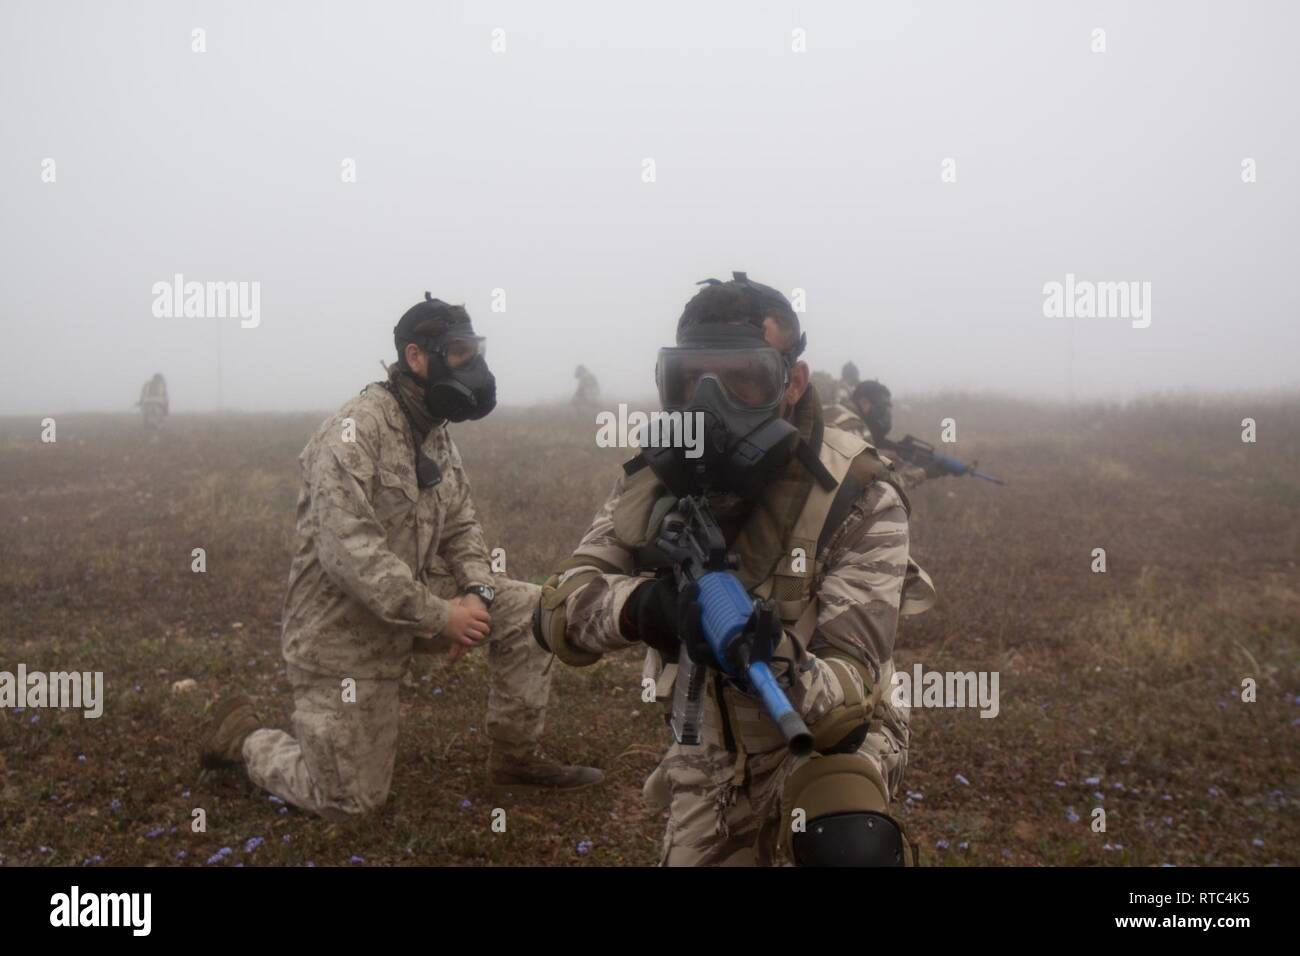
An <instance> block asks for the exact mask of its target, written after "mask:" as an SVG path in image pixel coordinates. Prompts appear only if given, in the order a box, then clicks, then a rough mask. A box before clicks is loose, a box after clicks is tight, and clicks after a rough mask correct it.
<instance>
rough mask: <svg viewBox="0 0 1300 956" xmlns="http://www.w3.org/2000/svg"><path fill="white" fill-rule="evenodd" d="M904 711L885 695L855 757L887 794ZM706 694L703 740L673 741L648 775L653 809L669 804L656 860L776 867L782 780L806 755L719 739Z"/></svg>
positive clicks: (898, 771)
mask: <svg viewBox="0 0 1300 956" xmlns="http://www.w3.org/2000/svg"><path fill="white" fill-rule="evenodd" d="M908 718H909V713H908V710H907V708H906V707H898V706H895V705H893V704H890V703H888V702H887V701H885V702H882V704H881V705H880V706H878V707H877V708H876V711H875V713H874V714H873V719H872V721H871V725H870V730H869V732H868V734H867V737H866V739H865V740H864V741H863V743H862V745H861V746H860V747H859V748H858V750H857V757H858V758H859V759H861V760H865V761H868V762H870V763H871V764H872V765H873V766H874V767H875V769H876V770H878V771H879V772H880V774H881V776H882V778H883V779H884V780H885V782H886V783H887V784H888V787H889V799H890V801H891V803H892V801H893V799H894V795H895V794H896V793H897V792H898V789H899V787H900V786H901V785H902V781H903V772H904V770H905V769H906V767H907V745H908V741H909V736H910V730H909V727H908ZM720 719H721V718H720V714H719V711H718V705H717V703H716V701H715V699H714V698H713V697H712V696H710V697H709V699H708V702H707V705H706V711H705V715H704V732H703V735H702V736H703V739H702V741H701V743H700V744H698V745H696V746H691V747H683V746H682V745H680V744H677V743H674V744H673V745H672V746H671V747H669V749H668V752H667V753H666V754H665V755H664V757H663V759H662V760H661V761H660V762H659V766H658V767H656V768H655V769H654V772H653V773H651V774H650V777H649V778H648V779H647V780H646V782H645V787H644V790H643V795H644V796H645V799H646V803H647V805H648V807H649V808H650V809H651V810H652V811H656V812H662V811H664V810H667V811H668V827H667V829H666V831H665V832H664V847H663V855H662V856H661V857H660V861H659V863H660V865H661V866H775V865H777V864H778V863H780V862H782V861H781V860H779V859H778V853H777V845H778V840H779V838H780V836H781V827H782V826H788V825H790V821H787V820H784V819H782V816H781V799H782V795H783V791H784V789H785V784H786V781H787V780H789V778H790V775H791V774H792V773H793V772H794V771H795V769H796V768H798V767H799V766H800V765H801V764H802V763H803V762H804V761H806V760H808V759H809V758H807V757H792V756H791V755H790V754H789V752H788V751H787V750H786V749H784V748H783V747H782V748H778V749H770V750H765V751H762V752H758V753H746V752H745V750H744V747H743V745H742V746H741V747H739V748H738V749H737V752H733V751H730V750H728V749H727V748H726V747H724V746H722V744H721V740H720V739H719V738H718V736H717V735H715V734H713V733H710V725H711V724H713V723H714V722H715V721H720Z"/></svg>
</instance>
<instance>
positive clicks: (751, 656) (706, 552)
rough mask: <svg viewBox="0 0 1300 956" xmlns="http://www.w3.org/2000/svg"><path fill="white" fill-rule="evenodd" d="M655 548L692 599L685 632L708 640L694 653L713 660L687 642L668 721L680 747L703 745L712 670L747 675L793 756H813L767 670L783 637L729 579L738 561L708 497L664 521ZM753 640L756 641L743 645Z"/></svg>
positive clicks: (686, 501) (772, 618) (761, 605)
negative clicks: (688, 629) (706, 696)
mask: <svg viewBox="0 0 1300 956" xmlns="http://www.w3.org/2000/svg"><path fill="white" fill-rule="evenodd" d="M655 545H656V547H658V548H659V550H660V551H662V552H663V553H664V554H665V555H666V556H667V557H668V558H669V559H670V560H671V561H672V563H673V575H674V577H675V578H676V580H677V588H678V591H679V593H682V594H686V593H688V592H690V591H693V592H694V599H693V601H692V603H691V604H689V605H688V607H687V621H686V625H685V626H687V627H692V628H695V627H698V628H699V634H700V636H702V637H703V638H704V640H703V641H702V642H700V641H697V642H694V646H695V647H696V648H700V649H702V650H700V651H698V653H701V654H702V655H703V656H706V657H707V658H711V661H710V660H708V659H706V660H702V661H701V660H696V659H695V658H694V657H693V656H692V655H691V653H690V652H689V650H688V648H689V647H690V646H691V643H690V642H687V641H686V640H683V641H682V649H681V651H680V652H679V653H678V655H677V684H676V686H675V687H674V688H673V709H672V718H671V720H670V721H669V724H670V726H671V727H672V730H673V737H674V738H675V739H676V740H677V742H678V743H680V744H686V745H693V744H698V743H699V742H700V722H701V718H702V715H703V711H704V679H705V677H706V675H707V673H708V665H709V663H713V664H715V665H717V667H718V668H719V669H720V670H721V671H722V672H723V673H724V674H726V675H727V676H728V677H731V678H733V679H738V678H740V677H741V676H742V675H743V676H744V678H746V679H747V680H748V683H749V686H750V687H751V688H752V689H753V690H754V691H755V692H757V694H758V696H759V699H760V700H761V701H762V703H763V708H764V710H766V711H767V714H768V716H769V717H771V718H772V720H773V722H775V723H776V725H777V727H779V728H780V730H781V734H782V736H784V737H785V740H786V744H787V745H788V746H789V748H790V752H791V753H792V754H794V755H795V756H802V755H804V754H807V753H809V752H810V751H811V750H812V734H810V733H809V732H808V727H807V725H806V724H805V723H804V722H803V718H801V717H800V716H799V715H798V713H796V712H795V709H794V708H793V707H791V706H790V701H789V699H788V698H787V697H786V696H785V691H783V690H782V689H781V686H780V685H779V684H778V683H777V682H776V678H775V677H773V676H772V671H771V670H770V669H769V668H768V666H767V661H768V660H769V659H770V658H771V653H772V650H773V647H774V646H775V644H776V641H777V639H778V638H779V635H780V634H781V626H780V622H779V621H778V619H777V617H776V612H775V610H774V605H773V604H772V602H771V601H761V600H756V599H754V598H751V597H750V596H749V594H748V593H747V592H746V591H745V588H744V585H742V584H741V583H740V580H739V579H738V578H737V577H736V576H735V575H734V574H731V573H729V572H730V571H732V570H734V569H735V567H736V562H735V561H734V560H733V559H732V558H731V557H730V556H729V555H728V554H727V544H726V540H725V539H724V537H723V535H722V529H721V528H719V527H718V523H717V521H716V520H715V519H714V517H713V512H712V511H711V510H710V508H709V505H708V502H707V501H706V500H705V499H704V497H703V496H699V497H688V498H682V499H681V500H680V501H679V502H678V504H677V507H676V508H675V509H674V510H673V511H671V512H669V514H668V515H667V516H666V517H665V518H664V520H663V524H662V525H661V526H660V531H659V537H658V539H657V540H656V542H655ZM751 635H752V636H753V640H742V638H747V637H750V636H751Z"/></svg>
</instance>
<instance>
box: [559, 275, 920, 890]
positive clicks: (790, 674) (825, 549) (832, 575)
mask: <svg viewBox="0 0 1300 956" xmlns="http://www.w3.org/2000/svg"><path fill="white" fill-rule="evenodd" d="M805 341H806V339H805V337H804V336H803V335H802V334H801V332H800V327H799V319H798V317H797V316H796V315H795V313H794V311H793V309H792V308H791V307H790V304H789V302H787V300H786V299H785V297H784V296H782V295H781V294H780V293H779V292H777V291H776V290H775V289H772V288H770V287H768V286H765V285H760V284H758V283H754V282H751V281H750V280H749V279H748V277H746V276H745V275H744V273H736V274H735V276H734V278H733V280H732V281H730V282H719V281H718V280H709V282H708V283H707V284H706V287H705V288H704V289H703V290H702V291H701V292H700V293H699V294H698V295H696V296H695V297H694V298H693V299H692V300H691V301H690V302H689V303H688V304H687V306H686V309H685V311H684V312H683V313H682V316H681V319H680V320H679V322H678V326H677V342H678V347H677V348H672V349H662V350H661V351H660V358H659V364H658V367H657V370H656V380H657V381H658V382H659V386H660V397H661V400H662V401H663V403H664V407H665V408H666V409H677V410H682V411H684V412H686V413H687V414H694V413H696V412H699V413H702V414H704V415H705V418H704V421H705V422H706V425H705V429H706V431H705V435H704V442H703V447H704V449H705V451H704V456H703V458H702V459H701V461H702V463H703V468H704V473H705V474H706V475H717V476H720V475H722V474H724V473H725V471H726V469H727V468H729V467H735V466H734V465H729V464H728V462H735V461H736V458H735V457H733V455H734V449H735V448H737V447H740V444H739V443H741V442H744V441H748V442H749V444H748V445H747V447H748V450H749V451H750V452H752V453H753V454H752V455H746V456H744V457H745V458H746V459H747V460H755V462H756V467H759V468H761V474H762V475H763V476H764V480H763V481H762V483H761V484H758V485H756V486H755V485H752V484H747V485H745V487H746V490H745V491H743V492H740V491H737V490H735V489H734V488H732V486H731V485H730V484H729V483H728V482H726V481H721V480H719V481H717V482H715V481H713V479H712V478H710V479H708V480H707V481H706V482H705V488H706V491H705V492H702V493H705V494H706V495H707V500H708V501H709V502H710V507H711V509H712V510H713V512H714V513H715V514H716V515H717V518H718V523H719V526H720V527H721V528H722V529H723V531H724V534H725V537H726V539H727V547H728V548H729V550H731V551H733V552H734V553H735V554H736V556H737V558H738V560H739V564H738V568H737V570H736V571H735V572H734V573H735V574H736V576H737V578H738V579H739V580H740V582H741V583H742V585H743V586H744V587H745V589H746V590H747V591H748V592H749V594H750V595H751V596H755V597H762V598H771V599H773V600H775V601H776V602H777V603H776V608H777V611H778V613H779V615H780V618H781V623H782V637H781V643H780V644H779V646H778V647H777V650H776V653H775V654H774V655H773V658H772V670H773V672H774V673H775V674H776V675H777V679H778V681H779V682H780V683H781V685H782V686H783V688H784V689H785V692H786V694H787V696H788V697H789V699H790V702H791V704H792V705H793V706H794V708H795V710H796V711H798V712H799V713H800V714H801V716H802V717H803V719H804V720H805V722H806V723H807V724H808V727H809V729H810V730H811V732H812V734H813V738H814V742H813V746H814V753H813V754H811V755H810V756H802V757H796V756H794V755H792V754H791V752H790V751H789V749H788V748H787V747H786V745H785V740H784V738H783V737H782V735H781V733H780V732H779V731H778V730H777V728H776V726H775V724H774V723H773V722H772V721H771V720H770V719H769V718H768V717H767V714H766V712H765V711H764V710H763V709H762V708H761V707H760V706H759V703H758V701H757V699H756V698H755V697H754V696H753V695H752V694H751V693H749V692H748V689H747V688H746V687H745V686H744V685H743V684H742V683H738V682H737V681H735V680H733V679H732V678H729V677H726V676H724V675H723V673H722V672H721V671H720V670H717V669H715V668H713V667H710V671H709V674H710V676H709V678H708V679H707V680H706V682H705V687H706V692H707V699H706V701H705V709H704V717H703V730H702V734H701V736H702V740H701V742H700V743H698V744H695V745H689V744H683V743H679V742H674V743H673V744H672V745H671V746H670V747H669V748H668V751H667V753H666V754H665V755H664V757H663V758H662V760H661V761H660V763H659V765H658V767H657V768H656V769H655V771H654V772H653V773H652V774H651V776H650V778H649V779H648V780H647V781H646V784H645V787H644V795H645V797H646V799H647V801H648V804H649V806H650V807H651V809H654V810H661V811H662V810H666V811H667V813H668V824H667V831H666V833H665V836H664V844H663V855H662V858H661V859H662V862H663V863H664V864H665V865H673V866H691V865H755V864H757V865H767V864H773V863H777V862H781V861H783V860H787V859H789V860H793V861H795V862H797V863H800V864H809V865H814V864H817V863H825V862H830V861H835V860H837V861H839V862H850V863H862V864H896V863H901V862H903V860H904V858H905V856H906V853H905V851H904V840H903V838H902V834H901V830H900V829H899V827H898V826H897V824H896V822H895V821H894V820H893V819H892V817H891V816H890V815H889V813H888V807H889V804H890V802H891V800H892V798H893V795H894V794H895V793H896V792H897V790H898V787H899V785H900V783H901V780H902V776H903V771H904V767H905V765H906V761H907V748H908V739H909V731H908V711H907V708H906V707H900V706H897V705H896V704H895V703H894V702H893V701H892V700H891V694H890V686H891V675H892V673H893V657H894V641H895V634H896V628H897V625H898V620H899V615H900V611H901V613H904V614H908V613H917V612H920V611H922V610H924V609H925V608H926V607H928V606H929V604H930V603H931V602H932V600H933V590H932V588H931V586H930V583H929V579H928V578H927V577H926V576H925V574H924V572H922V571H921V570H920V568H919V567H918V566H917V565H916V564H915V563H914V562H913V561H912V560H911V558H910V556H909V553H908V505H907V500H906V497H905V496H904V495H903V494H902V493H901V492H900V491H899V489H898V488H897V487H895V486H894V485H893V484H892V483H891V482H890V473H889V469H888V468H887V467H886V466H885V465H884V464H883V463H882V462H881V461H880V459H879V458H878V457H877V456H876V455H875V453H874V451H873V450H872V449H871V448H870V447H869V446H868V445H867V444H866V443H865V442H863V441H861V440H859V439H858V438H855V437H854V436H852V435H850V434H848V433H846V432H843V431H837V430H834V429H826V428H824V427H823V422H822V416H821V405H820V401H819V400H818V399H817V397H816V395H815V393H814V392H812V391H811V390H809V389H808V387H807V386H808V381H809V370H808V366H807V365H806V363H804V362H802V361H800V360H799V358H798V356H799V354H800V353H801V352H802V351H803V348H804V345H805ZM782 422H783V423H785V424H784V425H781V424H776V425H775V428H776V432H777V433H779V434H780V435H782V436H784V437H782V438H781V439H780V443H777V444H771V443H770V442H771V439H764V438H761V437H759V436H763V435H768V436H772V435H774V432H773V430H772V429H773V427H774V423H782ZM796 433H797V435H796ZM796 437H797V441H795V442H793V443H792V441H791V440H792V439H794V438H796ZM755 443H757V444H755ZM782 448H784V451H782V450H781V449H782ZM791 449H793V450H791ZM674 451H675V452H676V450H674ZM665 462H667V464H665ZM674 463H675V464H674ZM682 464H685V465H686V466H687V467H686V468H685V469H681V468H680V467H679V466H680V465H682ZM694 467H695V466H694V465H692V464H690V462H689V461H678V459H677V458H674V457H673V455H672V454H669V455H667V456H664V455H653V456H652V455H651V454H649V453H648V452H646V451H643V452H642V454H641V455H639V456H638V457H637V458H635V459H633V460H632V461H631V462H629V463H628V465H626V466H625V467H624V471H625V474H624V475H623V476H621V477H620V478H619V480H618V481H617V482H616V483H615V485H614V489H613V491H612V493H611V494H610V496H609V499H608V500H607V501H606V502H605V504H604V506H603V507H602V508H601V509H600V511H599V512H598V514H597V515H596V518H595V521H594V523H593V524H592V526H591V528H590V529H589V530H588V531H587V533H586V534H585V535H584V536H583V538H582V541H581V543H580V544H579V545H578V547H577V550H576V551H575V552H574V553H573V556H572V557H571V558H569V559H568V560H567V561H565V562H564V564H563V565H561V568H560V570H559V571H558V572H557V574H555V575H553V576H552V577H551V578H550V580H548V581H547V583H546V585H544V586H543V589H542V600H541V604H540V605H539V607H538V611H537V614H536V616H535V618H534V632H535V634H536V635H537V639H538V641H539V643H541V644H543V646H545V647H546V648H547V649H548V650H551V651H553V652H554V653H555V654H556V656H558V657H559V658H560V659H561V660H562V661H564V662H565V663H568V664H571V665H574V666H585V665H588V664H591V663H594V662H595V661H596V660H598V659H599V658H600V657H601V656H602V655H604V654H605V653H608V652H611V651H619V650H625V649H628V648H633V649H640V650H644V651H645V652H646V660H645V670H644V676H645V677H646V678H648V679H649V680H650V681H652V682H653V683H654V686H655V688H656V695H657V697H658V699H659V700H660V701H665V702H666V701H668V700H670V699H671V696H672V693H673V684H674V681H675V678H676V671H677V663H676V662H677V660H678V656H679V653H682V652H683V648H682V639H681V636H680V635H681V634H682V633H683V632H682V631H681V629H680V628H679V625H680V623H681V621H683V620H684V618H683V617H682V615H683V614H684V613H686V611H687V609H689V608H690V607H691V605H690V604H689V598H683V595H682V594H680V593H678V591H677V585H676V583H675V581H674V578H673V576H672V575H671V574H665V573H663V568H662V564H661V563H659V564H657V563H656V559H655V556H654V554H655V551H656V549H655V547H654V545H653V542H654V541H655V539H656V536H657V533H658V528H657V527H656V525H657V522H658V520H659V519H662V517H663V515H664V514H665V511H666V510H667V508H668V507H671V506H672V505H673V502H675V501H676V500H677V497H676V496H677V495H679V494H695V493H697V492H695V491H687V490H685V488H687V487H689V484H690V481H691V480H692V479H691V478H690V477H689V476H698V475H699V472H696V471H694V470H693V469H694ZM737 478H738V479H743V476H742V475H739V474H738V475H737ZM670 486H677V487H676V490H669V489H670ZM735 487H736V488H739V487H741V485H740V484H737V485H736V486H735ZM684 602H685V603H684ZM805 810H806V816H807V817H808V819H807V821H806V827H804V828H802V829H798V828H795V827H792V826H791V823H792V822H797V817H798V812H803V811H805Z"/></svg>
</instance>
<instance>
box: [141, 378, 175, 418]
mask: <svg viewBox="0 0 1300 956" xmlns="http://www.w3.org/2000/svg"><path fill="white" fill-rule="evenodd" d="M136 405H138V406H139V408H140V414H141V415H142V416H143V417H144V424H145V427H147V428H157V427H158V426H159V425H161V424H162V421H163V419H164V418H166V417H167V412H168V409H169V405H168V402H167V379H165V378H163V373H162V372H156V373H154V377H153V378H151V379H149V381H147V382H145V383H144V385H143V386H141V388H140V400H139V401H138V402H136Z"/></svg>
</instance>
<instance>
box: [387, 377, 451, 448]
mask: <svg viewBox="0 0 1300 956" xmlns="http://www.w3.org/2000/svg"><path fill="white" fill-rule="evenodd" d="M372 387H373V388H374V389H375V391H376V392H378V393H379V407H380V410H381V411H382V412H383V415H384V421H385V422H387V423H388V427H389V428H392V429H393V430H394V431H398V432H401V433H402V434H403V435H404V436H406V439H407V441H409V442H411V443H412V444H413V445H414V444H415V443H416V439H415V432H414V430H413V428H412V426H411V423H410V421H409V420H408V419H407V417H406V413H405V412H404V411H402V406H401V404H400V403H399V402H398V401H397V396H396V395H394V394H393V393H392V392H390V391H389V390H388V389H387V388H385V387H384V386H383V383H382V382H376V383H375V385H374V386H372ZM446 435H447V423H446V422H445V421H437V422H434V425H433V427H432V428H430V429H429V433H428V434H427V435H425V436H424V441H422V442H420V443H419V446H418V447H419V450H420V451H422V452H424V453H425V454H426V455H428V456H429V457H430V458H436V456H435V454H434V453H435V452H436V451H438V450H439V449H440V448H441V447H442V445H443V444H444V441H445V438H446Z"/></svg>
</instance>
